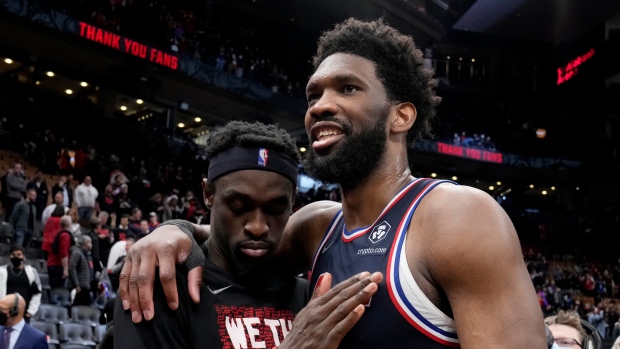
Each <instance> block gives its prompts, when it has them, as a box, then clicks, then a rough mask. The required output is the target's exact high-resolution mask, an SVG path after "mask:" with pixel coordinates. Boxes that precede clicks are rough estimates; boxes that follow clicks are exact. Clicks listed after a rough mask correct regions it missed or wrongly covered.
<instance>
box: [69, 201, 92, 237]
mask: <svg viewBox="0 0 620 349" xmlns="http://www.w3.org/2000/svg"><path fill="white" fill-rule="evenodd" d="M67 216H69V217H71V229H69V230H71V234H73V237H78V236H80V235H81V234H82V226H81V225H80V219H79V218H78V214H77V211H76V210H75V209H74V208H70V209H69V210H68V211H67ZM86 221H88V220H86Z"/></svg>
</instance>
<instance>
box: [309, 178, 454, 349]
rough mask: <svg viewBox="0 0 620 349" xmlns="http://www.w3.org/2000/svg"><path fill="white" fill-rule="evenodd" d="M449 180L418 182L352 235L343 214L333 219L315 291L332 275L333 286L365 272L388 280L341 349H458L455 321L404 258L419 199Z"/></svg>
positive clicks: (318, 259)
mask: <svg viewBox="0 0 620 349" xmlns="http://www.w3.org/2000/svg"><path fill="white" fill-rule="evenodd" d="M442 182H446V181H437V180H431V179H425V178H423V179H415V180H413V181H412V182H411V183H409V184H408V185H407V186H405V187H404V188H403V189H401V190H400V192H398V194H396V196H394V198H393V199H392V200H391V201H390V202H389V203H388V204H387V206H386V207H385V209H383V212H381V214H380V215H379V217H378V218H377V219H376V220H375V222H374V223H373V224H372V225H370V226H368V227H365V228H360V229H355V230H353V231H347V229H346V227H345V224H344V219H343V215H342V211H340V212H338V213H337V214H336V216H335V217H334V219H333V220H332V222H331V224H330V226H329V228H328V230H327V232H326V234H325V236H324V237H323V241H321V245H320V246H319V249H318V250H317V252H316V255H315V256H314V262H313V268H312V278H311V287H314V286H315V285H316V282H317V279H318V277H319V276H320V275H321V274H322V273H324V272H326V271H329V272H330V273H331V274H332V276H333V283H332V285H336V284H337V283H339V282H341V281H344V280H346V279H348V278H349V277H351V276H352V275H355V274H357V273H360V272H363V271H369V272H371V273H372V272H375V271H380V272H382V273H383V275H384V279H383V281H382V282H381V284H380V285H379V290H378V291H377V293H375V295H374V296H373V297H372V299H371V301H370V304H369V305H367V308H366V312H365V313H364V315H363V316H362V318H361V319H360V321H359V322H358V323H357V324H356V325H355V326H354V327H353V329H352V330H351V331H350V332H349V334H347V335H346V336H345V338H344V340H343V341H342V343H341V345H340V348H356V349H363V348H387V347H389V348H391V349H397V348H416V349H439V348H458V347H459V340H458V338H457V336H456V328H455V325H454V320H453V319H451V318H450V317H448V316H447V315H446V314H444V313H443V312H441V311H440V310H439V309H438V308H437V307H436V306H435V305H434V304H433V303H432V302H431V301H430V300H429V299H428V298H427V297H426V296H425V295H424V293H423V292H422V290H421V289H420V288H419V287H418V285H417V284H416V282H415V280H414V279H413V276H412V274H411V271H410V270H409V265H408V264H407V256H406V253H405V237H406V233H407V228H408V227H409V223H410V222H411V217H412V216H413V214H414V212H415V209H416V207H417V206H418V204H419V202H420V200H422V198H423V197H424V196H425V195H426V194H427V193H428V192H429V191H430V190H432V189H433V188H434V187H435V186H437V185H438V184H440V183H442Z"/></svg>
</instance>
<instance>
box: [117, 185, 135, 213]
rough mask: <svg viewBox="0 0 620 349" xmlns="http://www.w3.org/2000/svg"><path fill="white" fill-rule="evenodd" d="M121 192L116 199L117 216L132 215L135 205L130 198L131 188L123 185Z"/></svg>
mask: <svg viewBox="0 0 620 349" xmlns="http://www.w3.org/2000/svg"><path fill="white" fill-rule="evenodd" d="M120 188H121V189H120V192H119V193H118V195H116V197H115V198H114V212H115V213H116V215H117V216H122V215H131V214H132V212H131V210H132V209H133V204H132V201H131V198H130V197H129V186H128V185H127V184H121V187H120Z"/></svg>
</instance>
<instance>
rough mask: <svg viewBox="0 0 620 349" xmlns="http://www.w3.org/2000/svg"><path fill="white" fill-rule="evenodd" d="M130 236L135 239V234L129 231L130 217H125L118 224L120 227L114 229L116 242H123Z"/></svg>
mask: <svg viewBox="0 0 620 349" xmlns="http://www.w3.org/2000/svg"><path fill="white" fill-rule="evenodd" d="M129 236H131V237H135V234H134V233H133V231H131V229H129V216H128V215H123V216H121V219H120V221H119V223H118V227H116V229H114V241H123V240H125V239H126V238H127V237H129Z"/></svg>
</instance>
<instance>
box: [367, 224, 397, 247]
mask: <svg viewBox="0 0 620 349" xmlns="http://www.w3.org/2000/svg"><path fill="white" fill-rule="evenodd" d="M391 228H392V226H391V225H390V223H388V222H386V221H383V222H381V223H379V224H377V225H375V227H374V228H373V229H372V232H370V235H368V240H370V242H372V243H373V244H376V243H377V242H379V241H381V240H383V239H385V237H386V236H387V235H388V233H389V232H390V229H391Z"/></svg>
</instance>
